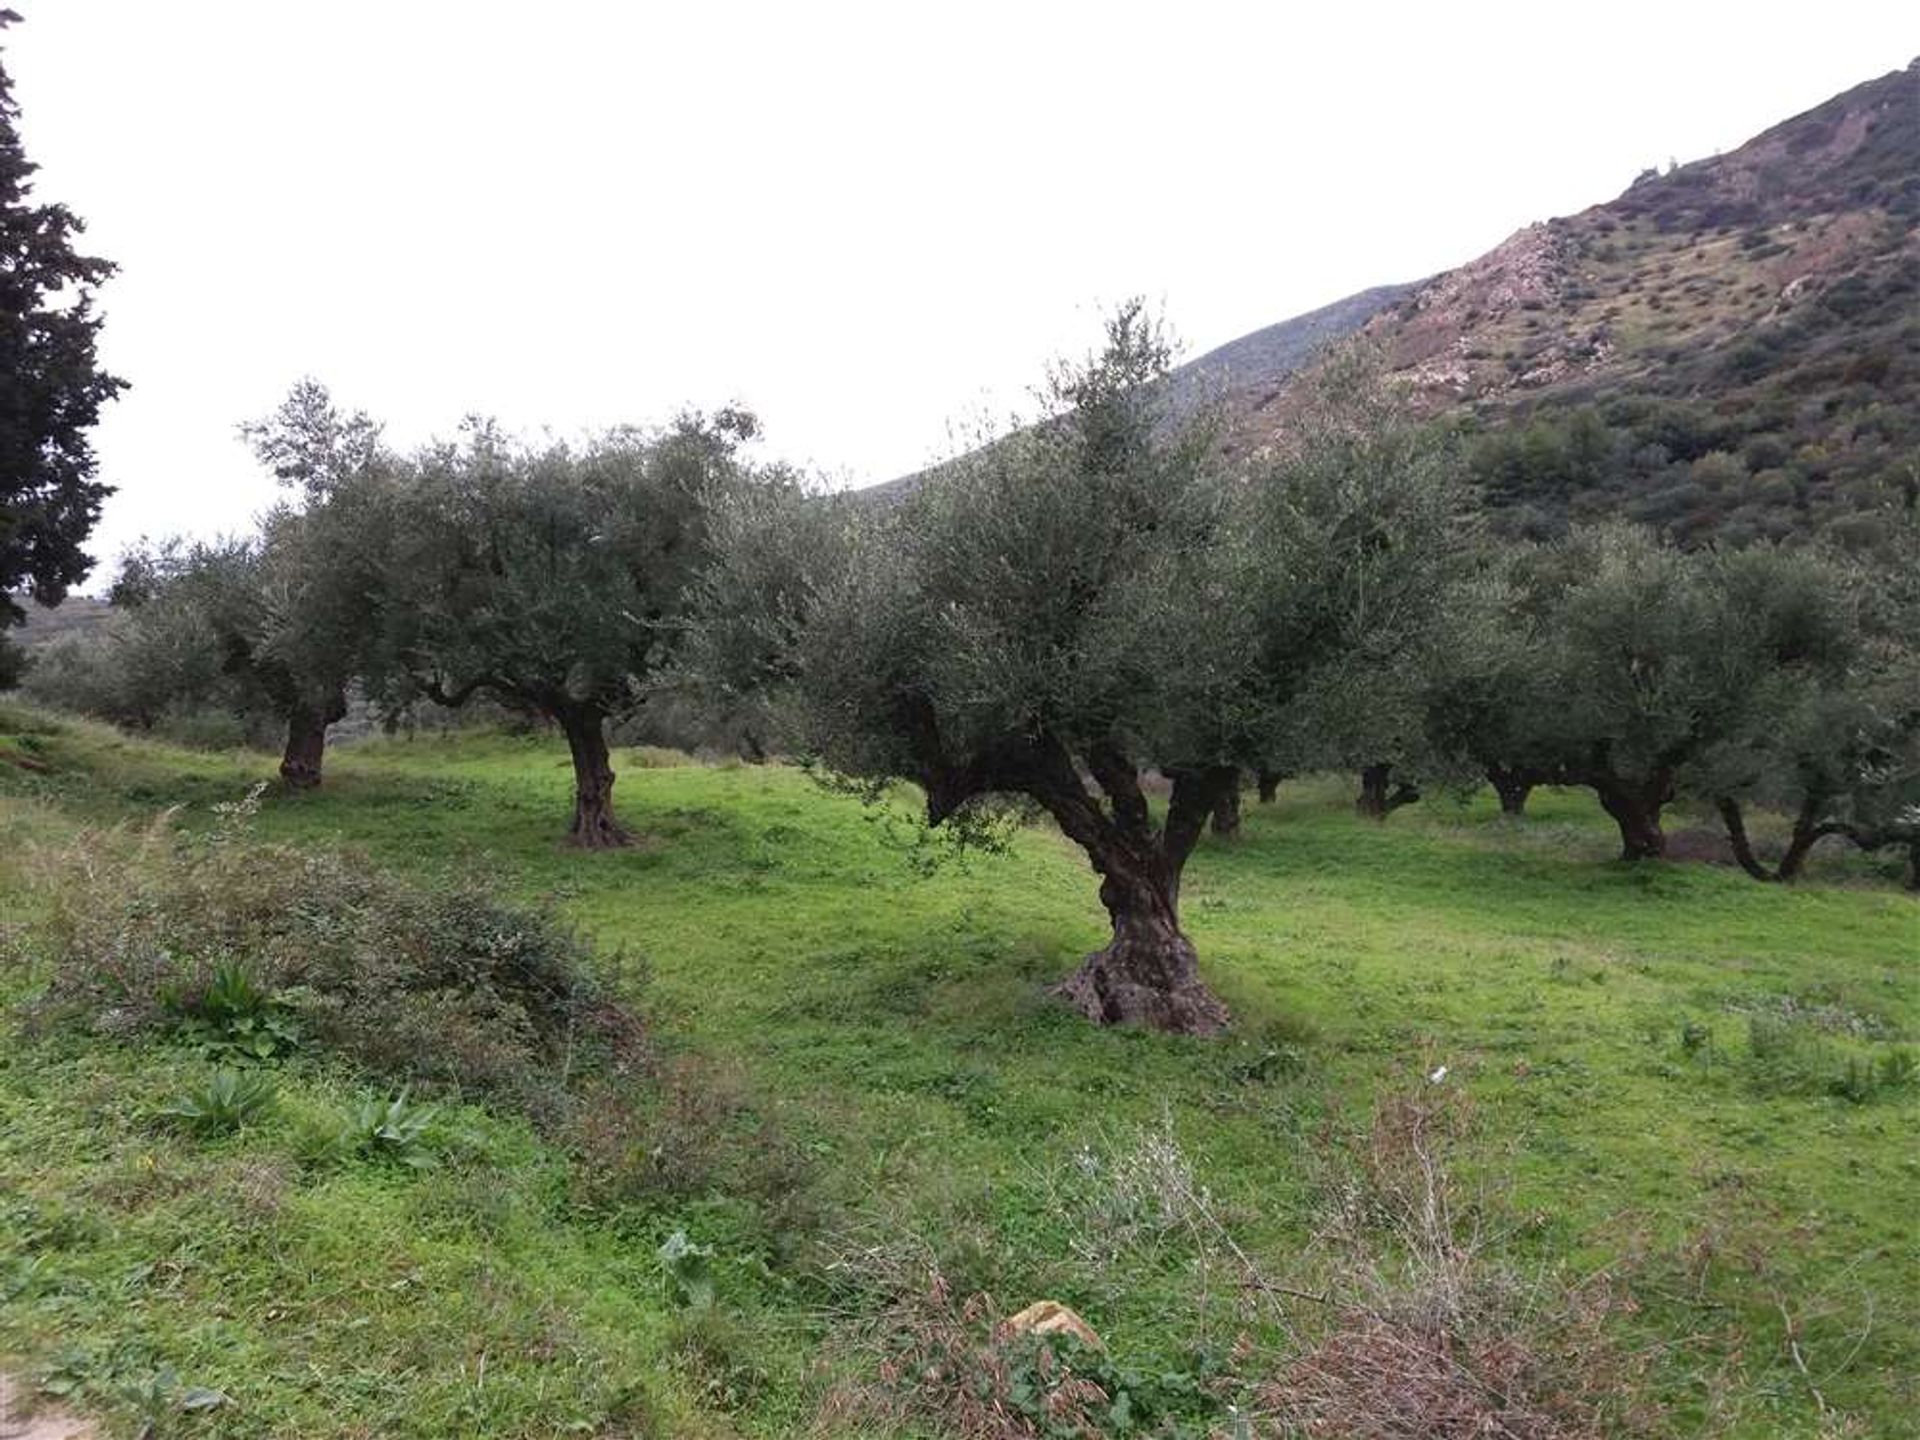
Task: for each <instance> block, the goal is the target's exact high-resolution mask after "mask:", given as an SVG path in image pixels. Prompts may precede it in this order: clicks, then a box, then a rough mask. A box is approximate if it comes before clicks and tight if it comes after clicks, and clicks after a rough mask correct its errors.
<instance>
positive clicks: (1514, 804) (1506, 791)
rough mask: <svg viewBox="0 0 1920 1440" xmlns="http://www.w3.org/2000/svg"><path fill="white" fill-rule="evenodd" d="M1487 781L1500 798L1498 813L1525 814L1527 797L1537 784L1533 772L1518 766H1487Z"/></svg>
mask: <svg viewBox="0 0 1920 1440" xmlns="http://www.w3.org/2000/svg"><path fill="white" fill-rule="evenodd" d="M1487 780H1488V783H1490V784H1491V785H1492V786H1493V793H1494V794H1496V795H1498V796H1499V797H1500V813H1501V814H1502V815H1516V816H1518V815H1524V814H1526V813H1527V797H1528V796H1529V795H1531V794H1533V787H1534V786H1535V785H1536V784H1538V783H1539V781H1538V780H1537V779H1536V778H1535V777H1534V772H1533V771H1531V770H1528V769H1526V768H1524V767H1523V766H1519V765H1489V766H1487Z"/></svg>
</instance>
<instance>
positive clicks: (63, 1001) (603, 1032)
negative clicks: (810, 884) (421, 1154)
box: [39, 807, 639, 1118]
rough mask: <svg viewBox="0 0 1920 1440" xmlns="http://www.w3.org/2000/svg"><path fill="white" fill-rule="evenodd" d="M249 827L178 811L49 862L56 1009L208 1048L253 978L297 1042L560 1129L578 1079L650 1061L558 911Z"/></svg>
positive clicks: (47, 1007) (46, 1002) (46, 876)
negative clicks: (605, 1064)
mask: <svg viewBox="0 0 1920 1440" xmlns="http://www.w3.org/2000/svg"><path fill="white" fill-rule="evenodd" d="M230 808H235V809H237V808H239V807H230ZM234 819H235V817H234V816H232V815H229V816H228V817H227V820H226V823H224V824H223V826H222V827H221V828H219V829H218V830H216V831H215V833H213V834H211V835H193V834H188V833H184V832H182V831H181V830H180V829H178V828H177V827H176V826H174V825H173V824H172V823H170V821H169V820H167V819H165V818H163V819H162V820H161V821H159V822H156V823H155V824H154V825H153V826H152V827H151V828H150V829H149V830H147V831H146V833H144V834H142V835H139V836H130V835H126V834H124V833H108V834H98V833H95V834H88V835H85V836H82V837H81V839H80V840H79V841H78V842H77V843H76V844H75V845H74V846H72V847H71V848H69V849H67V850H64V851H61V852H58V853H55V854H51V855H46V856H43V857H42V859H41V863H40V866H39V872H40V879H41V881H42V890H43V893H44V895H45V900H46V905H47V912H48V920H47V929H46V934H47V937H48V940H49V941H50V944H49V946H48V950H49V954H50V958H51V962H52V972H53V973H52V976H51V980H50V984H49V986H48V988H47V991H46V994H45V996H44V997H43V999H42V1001H41V1002H40V1007H39V1008H40V1013H41V1015H42V1016H43V1017H44V1018H48V1019H67V1020H78V1021H83V1022H85V1023H88V1024H91V1025H92V1026H94V1027H95V1028H96V1029H100V1030H104V1031H108V1032H118V1033H134V1032H139V1031H157V1030H165V1029H173V1030H176V1031H185V1032H186V1033H188V1034H190V1035H194V1036H196V1037H202V1036H203V1035H204V1033H205V1032H206V1031H207V1029H208V1024H209V1022H214V1023H215V1027H216V1028H217V1022H219V1021H220V1019H221V1016H222V1015H224V1013H225V1012H224V1010H222V1009H221V1003H220V997H222V996H223V995H225V994H227V993H228V992H229V991H230V990H232V989H233V987H234V986H235V984H236V983H237V982H236V977H244V978H245V981H246V984H247V986H248V987H250V988H251V989H252V990H253V991H255V992H257V993H259V994H261V995H263V996H267V997H271V1001H272V1004H273V1005H274V1006H275V1007H276V1008H277V1009H280V1010H283V1011H284V1012H285V1013H286V1014H287V1015H288V1016H289V1017H290V1019H291V1027H290V1028H291V1032H292V1033H294V1034H297V1036H298V1037H299V1042H298V1043H300V1044H301V1045H302V1046H305V1047H317V1048H321V1049H325V1050H328V1051H332V1052H336V1053H339V1054H341V1055H343V1056H345V1057H347V1058H348V1059H350V1060H352V1061H353V1062H354V1063H355V1064H356V1065H358V1066H360V1067H361V1068H362V1069H364V1070H366V1071H368V1072H370V1073H371V1074H373V1075H375V1076H378V1077H381V1078H383V1079H387V1080H390V1081H393V1082H395V1083H408V1082H412V1083H421V1084H429V1085H433V1086H437V1087H440V1088H443V1089H449V1090H454V1091H474V1092H479V1093H485V1094H493V1095H500V1096H502V1097H504V1098H509V1099H511V1100H513V1101H514V1102H515V1103H517V1104H520V1105H522V1106H523V1107H525V1108H527V1109H529V1111H530V1112H531V1113H533V1114H534V1115H535V1116H536V1118H553V1112H554V1109H555V1107H556V1106H557V1105H558V1104H559V1103H560V1101H561V1098H562V1095H561V1092H562V1090H563V1089H564V1087H565V1085H566V1082H567V1075H568V1072H569V1070H570V1069H577V1068H579V1067H580V1066H581V1064H582V1062H583V1061H591V1060H593V1059H596V1058H605V1059H609V1060H613V1061H625V1060H629V1059H632V1058H634V1057H635V1056H636V1055H637V1048H636V1047H637V1042H638V1038H639V1035H638V1022H637V1021H636V1020H634V1019H633V1017H631V1016H630V1015H629V1014H627V1013H626V1012H624V1011H622V1010H620V1009H619V1008H618V1007H617V1006H615V1005H612V1004H610V1003H609V1002H607V1001H606V1000H604V999H603V998H602V997H601V996H600V994H599V993H598V992H597V990H596V989H595V987H594V986H593V984H592V983H591V982H590V980H589V978H588V976H587V972H586V967H585V963H584V962H585V954H584V950H583V948H582V946H581V945H580V943H579V942H578V940H576V939H575V938H574V937H573V936H572V935H571V934H569V933H568V932H567V931H565V930H564V929H562V928H561V927H560V926H559V925H557V924H556V923H555V922H554V920H553V919H552V918H550V917H549V916H547V915H544V914H542V913H540V912H537V911H533V910H528V909H524V908H519V907H515V906H511V905H507V904H503V903H502V902H501V901H500V900H498V899H497V898H495V897H494V895H493V894H492V893H491V892H490V891H489V890H488V889H486V888H485V887H483V886H481V885H478V884H475V883H472V882H465V881H450V882H441V883H432V884H419V883H410V882H407V881H403V880H400V879H398V878H396V877H394V876H391V875H388V874H386V873H384V872H382V871H380V870H378V869H375V868H373V867H371V866H369V865H367V864H366V863H365V862H363V861H361V860H358V859H356V858H354V857H352V856H348V855H343V854H338V853H331V852H325V851H307V850H298V849H294V848H292V847H290V846H286V845H275V844H266V843H261V842H258V841H255V840H253V839H251V838H249V837H248V836H247V835H246V833H245V830H244V827H243V826H241V825H238V824H235V823H233V821H234ZM228 1008H230V1007H228ZM216 1011H219V1012H220V1013H219V1014H216V1013H215V1012H216Z"/></svg>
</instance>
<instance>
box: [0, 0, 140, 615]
mask: <svg viewBox="0 0 1920 1440" xmlns="http://www.w3.org/2000/svg"><path fill="white" fill-rule="evenodd" d="M19 18H20V17H19V16H18V15H17V14H16V13H14V12H13V11H12V10H0V32H3V31H4V30H5V29H6V27H7V26H9V25H12V24H14V23H16V22H18V20H19ZM19 113H20V112H19V106H18V105H17V104H16V103H15V101H14V98H13V81H12V78H11V77H10V76H9V75H8V74H7V72H6V70H5V67H4V66H0V631H4V630H5V629H7V628H8V627H10V626H13V625H17V624H19V623H20V622H21V621H22V620H23V619H25V615H24V612H22V611H21V609H20V607H19V606H18V605H16V604H15V603H14V602H13V601H12V599H10V598H9V597H10V596H11V595H12V594H13V593H14V592H17V591H19V590H21V589H23V588H24V589H25V590H27V591H28V592H29V593H31V594H32V595H33V596H34V598H36V599H38V600H40V601H42V602H44V603H47V604H57V603H58V602H59V601H60V600H61V599H62V598H63V597H64V596H65V595H66V593H67V590H68V588H69V587H70V586H72V585H74V584H77V583H78V582H79V581H81V580H82V579H84V578H86V574H87V572H88V570H89V569H90V568H91V566H92V563H93V562H92V560H91V559H90V557H88V556H87V555H86V554H85V552H84V551H82V550H81V548H80V547H81V545H82V544H83V543H84V542H85V540H86V538H87V535H88V534H89V533H90V532H91V531H92V529H93V526H94V522H95V521H96V520H97V519H98V518H99V515H100V503H101V501H102V500H104V499H105V498H106V496H107V495H108V494H109V493H110V490H109V487H107V486H105V485H103V484H101V483H100V482H99V481H97V480H96V479H95V478H94V473H95V468H96V465H95V459H94V454H93V447H92V446H91V445H90V444H89V443H88V439H87V431H88V430H89V429H90V428H91V427H92V426H93V424H94V422H95V421H96V420H97V419H98V418H99V414H100V407H101V406H102V405H104V404H105V403H106V402H107V401H108V400H111V399H112V398H113V397H114V396H115V395H116V394H117V393H119V391H120V390H121V389H122V388H124V386H125V383H126V382H124V381H122V380H119V379H116V378H115V377H114V376H112V375H109V374H108V373H106V372H105V371H104V370H102V369H100V367H99V364H98V362H97V360H96V358H95V354H94V347H95V343H96V341H97V339H98V337H99V331H100V316H99V315H98V314H97V313H96V311H95V309H94V291H95V289H96V287H97V286H99V285H100V284H101V282H103V281H104V280H106V279H107V277H108V276H110V275H112V274H113V272H114V266H113V265H112V264H111V263H110V262H108V261H106V260H101V259H98V258H95V257H92V256H88V255H82V254H80V253H79V252H78V251H77V250H76V249H75V248H74V243H75V240H76V239H77V238H78V236H79V235H80V234H81V232H82V231H83V230H84V229H85V226H84V224H83V223H82V221H81V220H80V218H79V217H78V216H77V215H75V214H74V213H73V212H72V211H70V210H68V209H67V208H66V206H64V205H58V204H50V205H43V204H36V203H34V202H33V199H32V192H33V185H32V178H33V174H34V171H35V169H36V168H37V167H36V166H35V165H34V163H33V162H32V161H31V160H29V159H27V155H26V151H25V149H24V148H23V147H22V145H21V143H20V135H19V130H18V127H17V121H18V119H19Z"/></svg>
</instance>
